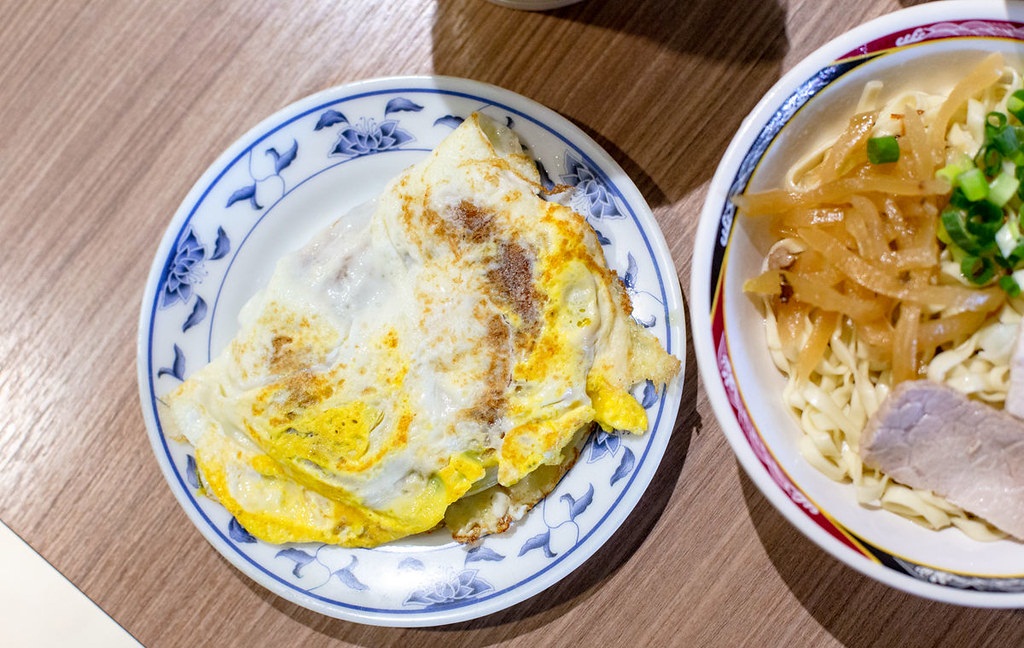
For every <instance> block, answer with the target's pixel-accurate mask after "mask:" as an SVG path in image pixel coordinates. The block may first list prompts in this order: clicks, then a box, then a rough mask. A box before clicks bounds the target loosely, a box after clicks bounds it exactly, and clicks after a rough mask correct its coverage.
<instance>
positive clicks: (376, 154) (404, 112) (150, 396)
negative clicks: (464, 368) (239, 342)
mask: <svg viewBox="0 0 1024 648" xmlns="http://www.w3.org/2000/svg"><path fill="white" fill-rule="evenodd" d="M473 111H482V112H484V113H486V114H488V115H490V116H491V117H493V118H495V119H498V120H500V121H503V122H504V123H507V124H508V125H509V126H510V127H513V126H514V127H515V128H516V131H517V133H518V134H519V135H520V137H521V138H522V140H523V143H524V147H525V148H526V149H527V150H528V152H529V153H530V154H531V155H533V156H534V158H535V159H536V161H537V164H538V170H540V171H541V175H542V178H544V179H545V184H547V183H549V182H550V179H551V176H550V174H554V177H557V178H558V179H559V183H558V184H560V185H571V186H573V187H574V188H575V192H574V194H573V198H572V201H573V203H572V204H573V205H574V207H575V208H576V209H577V210H578V211H580V212H581V213H582V214H584V215H585V216H586V217H587V218H588V220H589V221H590V222H591V224H593V225H594V226H595V228H597V227H600V234H599V238H600V240H601V243H602V245H603V246H604V249H605V253H606V256H607V257H608V260H609V264H610V265H611V266H612V268H613V269H617V270H618V272H619V275H620V277H622V279H623V283H624V285H625V287H626V289H627V291H628V292H629V293H630V295H632V296H633V298H634V300H635V301H636V302H637V303H636V304H635V316H636V317H637V321H639V322H641V323H642V324H643V325H645V326H649V327H650V328H651V330H652V331H653V332H654V333H655V334H656V335H658V336H659V337H660V338H661V339H662V340H663V341H664V342H665V344H666V345H667V348H668V349H669V350H670V352H672V353H674V354H675V355H677V356H679V357H682V356H683V355H684V353H683V349H682V346H681V345H682V343H683V340H684V339H685V336H684V333H683V329H682V326H683V323H682V318H681V315H680V313H681V312H682V304H681V295H680V292H679V289H678V283H677V280H676V273H675V269H674V268H673V266H672V262H671V258H670V257H669V256H668V253H667V250H666V248H665V246H664V241H663V240H662V239H661V235H660V232H658V230H657V226H656V224H655V222H654V220H653V216H652V215H651V213H650V210H649V208H648V207H647V206H646V204H645V203H644V202H643V199H642V197H641V196H640V194H639V192H638V191H637V190H636V188H635V187H634V186H633V185H632V183H630V182H629V180H628V178H626V176H625V175H624V174H623V173H622V171H621V169H619V168H618V167H617V165H615V163H614V162H613V161H612V160H611V158H610V157H608V156H607V154H606V153H604V152H603V151H602V150H601V149H600V148H599V147H597V145H596V144H594V143H593V142H592V141H590V140H589V138H587V137H586V136H585V135H583V134H582V133H581V132H579V131H578V130H577V129H575V127H573V126H572V125H571V124H569V123H568V122H567V121H565V120H564V119H562V118H561V117H558V116H557V115H555V114H554V113H551V112H550V111H548V110H547V109H545V108H543V107H541V106H538V105H537V104H534V103H532V102H530V101H529V100H526V99H523V98H522V97H519V96H518V95H515V94H513V93H510V92H508V91H504V90H500V89H496V88H493V87H491V86H485V85H482V84H476V83H474V82H470V81H465V80H460V79H443V78H442V79H431V78H411V79H404V80H396V79H383V80H379V81H376V82H367V83H364V84H356V85H355V86H351V87H345V86H343V87H340V88H336V89H334V90H332V91H329V92H327V93H323V94H321V95H316V96H314V97H310V98H308V99H306V100H304V101H300V102H298V103H297V104H295V105H293V106H291V107H289V108H286V109H285V110H284V111H282V112H281V113H279V114H278V115H277V116H275V118H273V119H271V120H269V121H268V122H266V123H269V124H272V125H270V126H264V127H262V128H261V129H257V130H255V131H253V132H251V133H249V134H248V135H246V136H245V137H243V138H242V140H240V141H239V142H238V143H236V145H235V146H234V147H233V148H232V149H230V150H229V151H228V152H226V153H225V154H224V155H223V156H222V157H221V159H220V160H218V161H217V162H216V163H215V164H214V165H213V166H212V167H211V169H210V171H208V172H207V174H206V175H205V176H204V178H202V179H201V180H200V181H199V183H198V184H197V185H196V187H195V188H194V189H193V191H192V193H191V194H190V195H189V197H188V198H187V199H186V200H185V202H184V203H183V205H182V207H181V209H180V210H179V212H178V214H177V215H176V216H175V218H174V221H173V222H172V224H171V226H170V227H169V229H168V232H167V235H166V236H165V239H164V242H163V244H162V246H161V250H160V251H159V252H158V254H157V258H156V260H155V261H154V266H153V271H152V273H151V276H150V284H149V286H148V288H147V294H146V300H147V302H146V303H147V304H149V307H148V308H146V309H144V312H143V316H142V325H141V327H140V335H141V336H142V341H141V346H140V348H142V349H144V352H143V353H141V354H140V381H142V384H143V388H144V394H145V395H144V397H143V406H144V410H145V414H146V418H147V424H148V428H149V432H150V438H151V441H152V442H153V447H154V450H155V452H156V454H157V458H158V460H159V461H160V463H161V468H162V469H163V471H164V474H165V477H166V478H167V480H168V483H169V484H170V485H171V488H172V490H173V491H174V493H175V495H176V496H177V497H178V499H179V502H181V504H182V506H183V508H184V509H185V511H186V513H187V514H188V515H189V517H190V518H191V519H192V521H193V523H195V524H196V526H197V527H198V528H199V529H200V531H201V532H202V533H203V534H204V536H206V538H207V539H208V540H209V541H210V542H211V544H213V545H214V546H215V547H216V548H217V549H218V550H219V551H220V552H221V553H222V554H224V555H225V557H227V558H228V560H230V561H231V562H232V563H233V564H234V565H236V566H237V567H238V568H239V569H241V570H242V571H243V572H245V573H246V574H247V575H249V576H250V577H252V578H253V579H254V580H256V581H257V582H260V583H261V584H263V585H264V586H266V587H268V588H270V589H272V590H273V591H275V592H277V593H278V594H280V595H282V596H284V597H286V598H289V599H290V600H292V601H294V602H296V603H299V604H300V605H304V606H306V607H308V608H310V609H313V610H317V611H319V612H322V613H324V614H328V615H331V616H336V617H340V618H345V619H349V620H353V621H361V622H368V623H380V624H390V625H435V624H439V623H450V622H453V621H458V620H464V619H469V618H474V617H477V616H481V615H483V614H488V613H491V612H494V611H497V610H499V609H502V608H504V607H507V606H508V605H512V604H514V603H516V602H518V601H520V600H523V599H524V598H527V597H529V596H532V595H533V594H536V593H537V592H539V591H541V590H542V589H544V588H545V587H547V586H549V585H551V584H552V583H554V582H556V581H557V580H558V579H559V578H561V577H563V576H564V575H565V574H567V573H569V572H570V571H571V570H572V569H574V568H575V567H576V566H578V565H579V564H581V563H582V562H583V561H584V560H585V559H586V558H587V557H589V556H590V555H591V554H592V553H593V552H594V551H596V549H597V548H598V547H599V546H600V544H601V543H602V542H603V541H604V540H605V539H607V538H608V537H609V536H610V535H611V534H612V533H613V532H614V531H615V529H616V528H617V526H618V525H619V524H620V523H621V522H622V521H623V519H624V518H625V516H626V515H627V514H628V513H629V511H630V510H631V509H632V507H633V506H634V505H635V504H636V502H637V500H638V499H639V497H640V496H641V494H642V493H643V490H644V488H645V487H646V484H647V483H648V481H649V480H650V478H651V477H652V476H653V472H654V470H655V469H656V468H657V464H658V461H659V460H660V458H661V455H662V454H663V452H664V448H665V445H666V444H667V437H668V434H669V433H670V431H671V428H672V424H673V421H674V418H675V412H676V409H677V408H678V405H679V395H680V393H681V390H682V384H681V379H680V380H677V381H675V382H674V383H673V384H672V385H671V386H669V388H667V389H665V390H661V389H658V388H655V386H653V385H642V386H640V387H638V390H637V396H638V398H640V399H641V401H642V403H643V406H644V407H645V408H647V411H648V415H649V417H650V420H651V423H652V430H651V432H649V433H648V434H646V435H643V436H632V435H625V436H619V435H616V434H609V433H606V432H603V431H600V432H597V433H595V434H594V435H593V436H592V438H591V439H590V440H589V441H588V443H587V445H586V447H585V448H584V450H583V454H582V457H581V461H580V462H579V463H578V465H577V466H576V467H575V468H573V469H572V470H571V471H570V472H569V474H568V475H567V476H566V478H565V479H563V480H562V482H561V483H560V484H559V485H558V487H557V488H556V489H555V491H554V492H553V493H552V494H551V495H550V496H549V497H548V498H546V499H545V500H544V501H543V502H542V503H541V504H539V505H538V506H537V507H536V508H535V509H534V510H533V511H531V512H530V513H529V514H528V515H527V516H526V517H525V518H524V519H523V520H522V521H520V523H518V524H516V525H515V526H514V527H513V528H512V529H511V530H509V531H508V532H506V533H504V534H500V535H496V536H489V537H487V538H484V539H482V540H481V541H479V542H477V543H475V544H474V545H471V546H463V545H459V544H457V543H454V542H453V541H451V539H450V537H448V536H447V533H446V532H444V531H441V532H436V533H434V534H427V535H424V536H420V537H417V538H413V539H409V540H408V541H403V542H397V543H392V544H389V545H386V546H384V547H379V548H376V549H345V548H340V547H332V546H326V545H317V544H312V545H289V546H276V545H269V544H267V543H264V542H262V541H260V540H258V539H256V538H254V537H253V536H252V535H251V534H249V533H248V532H247V531H246V530H245V529H244V528H243V527H242V526H241V525H240V524H238V521H237V520H235V519H234V518H233V517H232V516H231V515H230V514H228V513H227V512H226V511H225V510H224V509H223V508H222V507H221V506H219V505H218V504H216V503H215V502H212V501H211V500H209V499H207V498H205V497H202V496H200V495H198V494H197V491H198V489H199V488H200V486H201V484H199V479H198V475H197V473H196V466H195V459H194V457H193V456H192V454H191V449H190V448H189V447H188V446H187V445H186V444H183V443H179V442H177V441H174V440H171V439H168V438H166V437H165V436H164V434H163V431H162V427H161V425H160V412H159V407H158V402H159V397H160V395H161V394H163V393H166V392H168V391H170V390H171V389H173V388H174V387H175V386H176V385H177V384H179V383H180V382H181V381H182V380H184V379H185V378H186V377H187V375H188V372H190V371H195V370H196V369H197V368H199V367H201V366H202V365H204V364H205V363H206V362H208V361H209V360H210V359H211V358H212V357H213V356H214V355H216V354H217V352H218V351H219V349H221V348H223V347H224V345H225V344H226V343H227V341H228V340H229V339H230V337H231V335H233V332H234V326H235V325H234V322H235V320H236V317H237V313H238V310H239V309H240V308H241V305H242V304H244V302H245V301H246V299H248V297H249V296H251V295H252V293H253V292H255V290H257V289H258V287H259V286H260V285H261V281H262V280H265V278H266V277H267V276H268V275H267V274H266V273H268V272H269V270H268V269H267V268H268V267H270V266H272V265H273V264H272V263H268V258H276V257H277V256H280V255H281V254H283V253H285V252H286V251H287V250H288V249H294V248H295V247H297V246H298V245H300V244H301V243H302V241H304V240H305V239H306V238H308V236H309V235H311V234H312V233H313V232H315V231H316V230H318V229H320V228H322V227H323V226H325V225H326V224H327V223H329V222H330V220H331V219H332V218H334V217H336V216H337V215H338V214H341V213H344V211H345V210H346V209H347V208H349V207H352V206H354V205H356V204H359V203H360V202H362V201H363V200H365V199H366V198H368V197H372V196H373V195H374V194H375V193H377V192H379V191H380V189H382V188H383V186H384V184H385V183H386V182H387V180H389V179H390V178H391V177H392V176H394V175H396V174H397V173H398V172H400V171H401V170H402V169H403V168H404V167H405V166H407V165H408V164H409V163H411V162H413V161H415V160H416V159H419V158H420V157H422V156H424V155H426V153H427V152H428V151H429V150H431V149H432V148H433V147H434V146H436V145H437V143H438V142H440V141H441V139H443V138H444V137H445V136H446V135H447V134H448V133H450V132H451V129H452V128H454V127H456V126H458V124H459V123H461V121H462V120H463V119H464V118H465V117H466V116H467V115H469V114H470V113H471V112H473ZM553 184H554V183H552V185H553ZM360 192H362V193H360ZM261 273H263V274H262V275H261ZM645 295H646V296H649V297H650V299H649V300H644V299H643V297H644V296H645ZM200 304H201V306H200ZM673 313H674V314H675V315H674V316H673Z"/></svg>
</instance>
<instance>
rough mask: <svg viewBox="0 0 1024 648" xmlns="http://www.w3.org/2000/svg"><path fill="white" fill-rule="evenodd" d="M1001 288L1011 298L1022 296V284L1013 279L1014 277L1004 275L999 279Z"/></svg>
mask: <svg viewBox="0 0 1024 648" xmlns="http://www.w3.org/2000/svg"><path fill="white" fill-rule="evenodd" d="M999 287H1000V288H1002V289H1003V292H1005V293H1006V294H1007V295H1009V296H1010V297H1016V296H1018V295H1020V284H1019V283H1017V280H1016V279H1014V278H1013V275H1004V276H1002V277H1000V278H999Z"/></svg>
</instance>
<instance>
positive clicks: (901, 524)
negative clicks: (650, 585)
mask: <svg viewBox="0 0 1024 648" xmlns="http://www.w3.org/2000/svg"><path fill="white" fill-rule="evenodd" d="M995 50H998V51H1002V52H1004V53H1005V54H1006V55H1007V60H1008V61H1009V62H1012V63H1014V64H1016V65H1018V66H1020V64H1021V63H1022V62H1024V4H1021V3H1014V2H989V1H980V2H979V1H971V2H965V1H957V2H937V3H929V4H925V5H920V6H916V7H913V8H909V9H905V10H902V11H898V12H895V13H893V14H890V15H887V16H883V17H881V18H878V19H876V20H873V21H871V22H869V23H866V24H864V25H861V26H859V27H856V28H855V29H853V30H851V31H849V32H847V33H846V34H843V35H842V36H840V37H838V38H836V39H835V40H833V41H832V42H830V43H828V44H827V45H825V46H824V47H822V48H821V49H819V50H817V51H816V52H814V53H813V54H811V55H810V56H808V57H807V58H806V59H805V60H804V61H802V62H801V63H800V64H799V65H797V66H796V67H795V68H794V69H793V70H791V71H790V72H789V73H787V74H786V75H785V76H784V77H783V78H782V79H781V80H780V81H779V82H778V83H777V84H776V85H775V86H774V87H773V88H772V89H771V91H769V92H768V94H767V95H766V96H765V97H764V99H762V101H761V102H760V103H759V104H758V105H757V107H756V108H755V109H754V110H753V112H752V113H751V114H750V115H749V116H748V117H747V119H746V120H745V121H744V122H743V124H742V126H741V127H740V130H739V132H738V133H737V134H736V136H735V138H734V139H733V141H732V143H731V145H730V146H729V148H728V150H727V151H726V153H725V156H724V157H723V159H722V162H721V165H720V166H719V168H718V171H717V172H716V174H715V176H714V179H713V180H712V182H711V186H710V189H709V192H708V197H707V202H706V204H705V206H704V210H703V213H702V215H701V222H700V227H699V230H698V234H697V241H696V249H695V253H694V265H693V272H692V284H691V287H690V300H691V301H690V309H691V320H692V324H691V326H692V330H693V339H694V344H695V347H696V354H697V360H698V362H699V365H700V369H701V376H702V378H703V380H704V384H705V387H706V389H707V391H708V394H709V396H710V399H711V403H712V406H713V407H714V411H715V414H716V416H717V417H718V419H719V421H720V422H721V425H722V429H723V430H724V432H725V434H726V436H727V437H728V439H729V442H730V444H731V445H732V447H733V450H734V451H735V453H736V456H737V457H738V458H739V461H740V463H741V464H742V465H743V468H744V469H745V470H746V472H747V474H748V475H749V476H750V478H751V479H752V480H753V481H754V483H755V484H756V485H757V486H758V488H759V489H760V490H761V492H762V493H763V494H764V495H765V497H767V498H768V500H769V501H771V502H772V504H773V505H774V506H775V507H776V508H777V509H778V510H779V511H780V512H781V513H782V514H783V515H784V516H785V517H786V518H787V519H788V520H789V521H790V522H792V523H793V524H794V525H795V526H796V527H797V528H798V529H800V531H802V532H803V533H804V534H805V535H806V536H807V537H808V538H810V539H811V540H812V541H814V542H815V543H817V544H818V545H819V546H820V547H822V548H823V549H824V550H826V551H827V552H829V553H830V554H832V555H833V556H835V557H836V558H837V559H839V560H841V561H843V562H844V563H846V564H848V565H850V566H851V567H853V568H855V569H857V570H858V571H860V572H862V573H864V574H866V575H868V576H870V577H872V578H875V579H877V580H879V581H881V582H883V583H886V584H888V585H891V586H893V587H896V588H899V589H901V590H905V591H907V592H910V593H913V594H917V595H920V596H924V597H927V598H932V599H936V600H941V601H946V602H950V603H957V604H961V605H970V606H979V607H1024V543H1020V542H1015V541H1011V540H1005V541H998V542H977V541H974V540H970V539H968V538H967V537H966V536H964V535H963V534H962V533H960V532H959V531H957V530H954V529H949V530H944V531H940V532H935V531H930V530H927V529H924V528H922V527H920V526H918V525H916V524H914V523H913V522H910V521H908V520H905V519H903V518H902V517H900V516H897V515H895V514H892V513H889V512H886V511H880V510H869V509H867V508H865V507H862V506H860V505H858V504H857V502H856V500H855V494H854V491H853V487H852V486H850V485H848V484H840V483H837V482H834V481H832V480H830V479H829V478H827V477H825V476H824V475H823V474H821V473H819V472H818V471H817V470H816V469H814V468H813V467H811V466H810V464H808V463H807V462H806V461H805V460H804V459H803V458H802V457H801V455H800V454H799V452H798V449H797V440H798V438H799V435H800V432H799V430H798V427H797V421H796V419H795V417H794V416H793V415H792V414H790V413H789V412H788V411H787V410H786V409H785V408H784V406H783V404H782V400H781V392H782V387H783V385H784V379H783V377H782V376H781V374H780V373H779V372H778V371H777V370H776V369H775V367H774V365H773V364H772V362H771V360H770V359H769V356H768V352H767V349H766V346H765V342H764V330H763V320H762V318H761V315H760V314H759V312H758V311H757V309H756V307H755V305H754V303H753V302H752V301H751V300H750V299H749V298H748V297H746V296H745V295H744V294H743V292H742V283H743V280H744V279H745V278H748V277H751V276H754V275H756V274H757V273H758V271H759V267H760V263H761V258H762V256H763V255H762V250H763V248H761V247H759V246H755V245H754V243H753V242H752V240H751V239H752V235H751V232H750V231H748V230H747V229H746V227H745V224H744V223H742V222H741V221H736V222H734V215H735V210H734V208H733V207H732V205H731V203H730V200H729V197H730V196H732V195H734V194H736V193H740V192H742V191H744V190H745V189H746V188H765V187H768V186H772V185H774V184H775V181H777V179H778V178H779V177H780V175H781V170H782V169H784V168H785V167H786V166H787V164H788V163H789V162H791V161H793V160H795V159H796V157H798V156H799V155H800V153H801V152H803V151H805V150H806V149H807V147H809V146H812V145H813V144H814V143H815V142H817V141H819V139H820V138H829V139H831V138H834V137H835V136H836V135H837V134H838V133H839V131H840V130H841V129H842V128H843V126H844V125H845V123H846V120H847V119H848V118H849V115H850V114H851V113H852V111H853V109H854V107H855V106H856V102H857V99H858V97H859V95H860V92H861V90H862V88H863V86H864V84H865V83H866V82H868V81H870V80H874V79H878V80H881V81H883V82H884V83H885V84H886V87H914V88H915V89H921V90H926V91H941V90H943V89H944V88H948V87H949V86H951V85H952V83H953V82H954V81H955V79H956V78H958V76H960V75H962V73H963V72H964V71H965V70H966V69H968V68H969V67H970V66H971V65H972V64H973V63H975V62H977V61H978V60H979V59H980V58H981V56H983V53H984V52H988V51H995Z"/></svg>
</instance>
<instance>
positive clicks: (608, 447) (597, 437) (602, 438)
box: [587, 428, 622, 463]
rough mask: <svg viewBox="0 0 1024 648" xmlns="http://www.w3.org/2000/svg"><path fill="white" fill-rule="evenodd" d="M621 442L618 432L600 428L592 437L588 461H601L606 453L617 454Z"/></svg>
mask: <svg viewBox="0 0 1024 648" xmlns="http://www.w3.org/2000/svg"><path fill="white" fill-rule="evenodd" d="M621 443H622V439H620V438H619V436H618V435H617V434H609V433H608V432H605V431H604V430H602V429H600V428H598V430H597V432H596V433H595V434H594V436H592V437H590V456H589V457H588V458H587V463H594V462H595V461H599V460H601V459H602V458H604V456H605V455H612V456H615V453H616V452H618V451H619V445H620V444H621Z"/></svg>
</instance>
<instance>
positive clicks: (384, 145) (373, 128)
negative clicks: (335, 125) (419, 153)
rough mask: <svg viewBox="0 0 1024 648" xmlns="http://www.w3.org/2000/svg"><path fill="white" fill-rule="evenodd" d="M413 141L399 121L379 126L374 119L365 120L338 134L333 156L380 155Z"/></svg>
mask: <svg viewBox="0 0 1024 648" xmlns="http://www.w3.org/2000/svg"><path fill="white" fill-rule="evenodd" d="M413 139H414V138H413V136H412V134H411V133H410V132H409V131H407V130H404V129H402V128H399V127H398V121H396V120H394V119H389V120H386V121H383V122H381V123H379V124H378V123H377V122H376V121H375V120H373V119H367V118H363V120H362V121H360V122H359V124H358V125H354V126H349V127H348V128H346V129H344V130H342V131H341V133H339V134H338V142H337V143H336V144H335V145H334V149H333V150H332V151H331V154H332V155H346V156H349V157H357V156H360V155H369V154H370V153H380V152H381V151H388V150H390V149H394V148H398V147H399V146H401V145H402V144H405V143H406V142H410V141H412V140H413Z"/></svg>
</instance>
